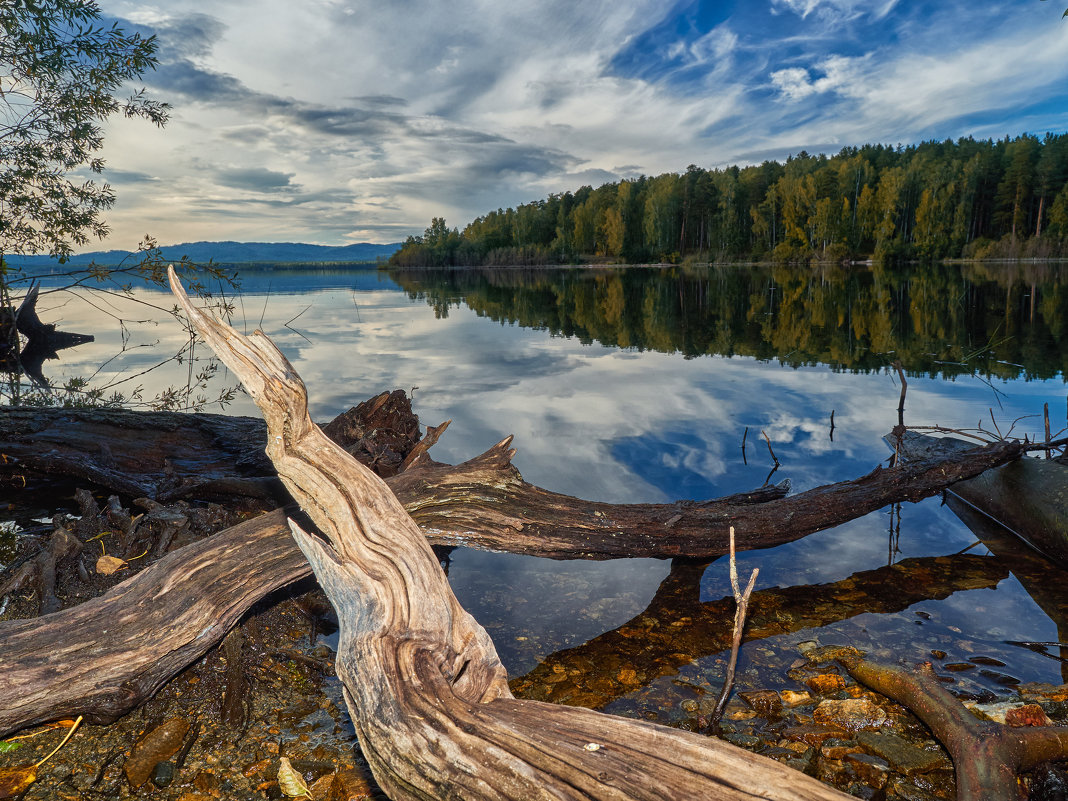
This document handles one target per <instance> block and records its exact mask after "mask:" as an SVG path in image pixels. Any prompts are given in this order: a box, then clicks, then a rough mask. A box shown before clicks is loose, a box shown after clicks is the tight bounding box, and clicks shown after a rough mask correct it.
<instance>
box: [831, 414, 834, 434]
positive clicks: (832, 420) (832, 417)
mask: <svg viewBox="0 0 1068 801" xmlns="http://www.w3.org/2000/svg"><path fill="white" fill-rule="evenodd" d="M831 442H834V409H831Z"/></svg>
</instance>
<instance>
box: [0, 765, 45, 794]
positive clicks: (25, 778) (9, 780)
mask: <svg viewBox="0 0 1068 801" xmlns="http://www.w3.org/2000/svg"><path fill="white" fill-rule="evenodd" d="M36 780H37V766H36V765H23V766H22V767H19V768H0V798H12V797H13V796H16V795H19V794H20V793H22V792H25V790H26V788H27V787H29V786H30V785H31V784H33V783H34V781H36Z"/></svg>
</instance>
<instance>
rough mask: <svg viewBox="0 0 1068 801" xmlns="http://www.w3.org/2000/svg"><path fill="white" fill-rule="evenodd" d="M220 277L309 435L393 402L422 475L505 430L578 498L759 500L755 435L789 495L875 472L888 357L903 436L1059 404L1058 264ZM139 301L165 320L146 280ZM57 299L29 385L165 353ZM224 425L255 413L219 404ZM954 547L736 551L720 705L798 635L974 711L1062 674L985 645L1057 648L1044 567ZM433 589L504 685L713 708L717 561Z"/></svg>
mask: <svg viewBox="0 0 1068 801" xmlns="http://www.w3.org/2000/svg"><path fill="white" fill-rule="evenodd" d="M241 280H242V288H241V292H240V295H239V296H238V297H237V298H236V299H235V310H234V316H233V323H234V325H235V326H236V327H237V328H238V329H246V330H248V331H251V330H253V329H255V328H262V329H263V330H264V331H265V332H266V333H268V334H269V335H270V336H271V337H272V338H273V339H274V340H275V342H277V343H278V345H279V346H280V347H281V348H282V350H283V351H284V352H285V353H286V355H287V356H288V358H289V359H290V360H291V361H292V362H293V364H294V365H295V367H296V369H297V370H298V371H299V373H300V374H301V376H302V377H303V379H304V381H305V383H306V384H307V386H308V389H309V394H310V399H311V408H312V415H313V417H314V418H315V419H317V420H322V421H325V420H327V419H329V418H331V417H333V416H334V415H336V414H337V413H339V412H341V411H344V410H346V409H348V408H349V407H350V406H353V405H355V404H356V403H358V402H359V401H361V400H363V399H365V398H367V397H370V396H372V395H374V394H377V393H379V392H381V391H383V390H389V389H394V388H398V387H399V388H403V389H405V390H409V391H412V392H414V407H415V410H416V412H417V413H418V414H419V416H420V419H421V420H422V422H423V423H424V424H427V423H429V424H436V423H439V422H441V421H442V420H445V419H451V420H452V421H453V423H452V426H451V427H450V428H449V431H448V433H447V434H446V435H445V436H444V438H443V439H442V441H441V442H440V443H439V444H438V445H437V446H435V448H434V455H435V457H436V458H437V459H439V460H442V461H450V462H457V461H462V460H464V459H467V458H469V457H471V456H474V455H476V454H477V453H479V452H481V451H482V450H484V449H486V448H488V447H489V446H491V445H492V444H494V443H495V442H497V441H498V440H500V439H501V438H503V437H504V436H506V435H508V434H514V435H515V446H516V447H517V448H518V451H519V452H518V455H517V457H516V459H515V464H516V466H517V467H518V468H519V469H520V471H521V472H522V474H523V476H524V477H525V478H526V479H527V480H528V481H530V482H533V483H535V484H538V485H540V486H543V487H545V488H547V489H551V490H556V491H560V492H565V493H568V494H572V495H576V496H579V497H582V498H588V499H595V500H603V501H615V502H641V501H668V500H673V499H678V498H691V499H703V498H709V497H715V496H718V495H724V494H728V493H732V492H736V491H741V490H745V489H751V488H754V487H758V486H760V485H761V484H763V483H764V482H765V481H766V480H768V479H769V474H770V473H771V471H772V468H773V461H772V458H771V455H770V454H769V451H768V447H767V445H766V444H765V442H764V441H763V438H762V436H761V434H762V432H764V433H766V434H767V436H768V438H769V439H770V441H771V444H772V446H773V448H774V451H775V455H776V456H777V457H778V459H779V461H780V462H781V467H780V468H779V469H778V470H777V471H776V472H775V473H774V475H771V476H770V480H772V481H779V480H781V479H783V478H789V479H790V480H791V482H792V484H793V488H794V490H795V491H798V490H804V489H807V488H810V487H814V486H817V485H820V484H824V483H828V482H833V481H839V480H843V479H847V478H853V477H857V476H859V475H861V474H864V473H867V472H869V471H870V470H872V469H873V468H874V467H875V466H877V465H879V464H880V463H883V462H884V461H885V460H886V458H887V457H888V455H889V450H888V448H887V447H886V446H885V445H884V443H883V442H882V436H883V435H884V434H886V433H887V432H888V431H889V430H890V428H891V427H892V426H893V425H894V424H895V423H896V421H897V405H898V396H899V392H900V385H899V383H898V380H897V378H896V375H895V374H894V372H893V371H892V370H890V369H889V368H890V365H891V364H892V363H893V362H894V361H895V360H900V361H901V362H902V363H903V364H904V367H905V369H906V370H907V372H908V395H907V403H906V422H907V423H908V424H910V425H925V424H926V425H942V426H949V427H956V428H975V427H976V426H977V425H979V424H981V425H982V427H983V428H985V429H988V430H994V428H995V426H997V427H998V428H1000V430H1001V431H1002V432H1005V431H1007V430H1008V429H1009V428H1010V427H1011V428H1012V431H1013V433H1014V434H1015V435H1018V436H1023V435H1024V434H1025V433H1026V434H1028V435H1029V436H1031V437H1036V436H1038V435H1039V434H1040V432H1041V430H1042V417H1041V415H1042V408H1043V404H1045V403H1048V404H1049V409H1050V416H1051V420H1052V425H1053V429H1054V431H1056V430H1057V429H1060V428H1063V427H1064V426H1065V424H1066V420H1065V418H1066V414H1068V412H1066V409H1068V393H1066V385H1065V380H1064V376H1065V364H1066V361H1068V270H1066V269H1065V268H1064V267H1060V266H1057V265H1048V264H1029V265H1023V266H1021V265H994V266H990V265H987V266H971V265H964V266H942V267H936V268H927V269H924V270H921V269H919V268H914V269H908V270H905V271H896V272H895V271H880V270H870V269H865V268H857V269H852V270H845V269H839V268H834V269H827V270H824V271H818V272H809V271H804V272H797V271H793V270H789V269H780V268H775V269H772V268H749V267H746V268H718V267H717V268H686V269H684V268H668V269H659V270H658V269H647V268H631V269H627V270H623V269H597V270H546V271H536V270H528V269H514V270H505V269H498V270H490V271H484V270H477V271H455V270H454V271H443V272H410V273H398V274H387V273H381V272H378V271H375V270H344V271H342V270H324V269H320V268H316V267H309V268H307V269H300V270H263V271H246V272H245V273H243V274H242V276H241ZM136 298H137V299H138V300H142V301H149V302H152V303H156V304H159V305H163V306H170V305H171V303H170V301H169V300H168V297H167V296H166V295H164V294H162V293H159V292H156V291H154V290H138V291H137V292H136ZM82 301H83V299H82V298H80V297H77V296H72V295H68V294H55V295H46V296H44V297H43V298H42V300H41V302H40V304H39V307H38V311H39V313H40V315H41V317H42V319H43V320H45V321H46V322H56V323H60V324H61V325H60V327H61V328H64V329H67V330H72V331H79V332H86V333H94V334H95V335H96V341H95V342H94V343H91V344H88V345H84V346H80V347H78V348H76V349H72V350H67V351H63V352H61V354H60V360H59V361H54V362H48V363H46V365H45V368H44V372H45V375H46V376H47V377H48V378H49V380H50V381H52V382H53V384H60V383H62V382H63V380H64V379H65V378H66V377H70V376H89V375H95V378H94V380H95V381H97V382H105V383H106V382H108V381H111V380H114V379H116V378H122V377H129V376H133V375H135V374H138V373H140V372H141V371H143V370H144V369H146V368H147V367H149V366H151V365H152V364H154V363H155V362H156V361H157V360H158V357H159V354H160V353H167V352H174V351H177V350H178V349H179V348H180V347H181V344H182V341H183V338H184V334H183V332H182V331H181V329H180V328H179V327H178V326H177V324H176V323H174V322H173V321H169V320H168V319H167V318H166V317H165V316H163V315H158V314H156V313H155V312H154V311H153V310H152V309H151V308H150V307H148V306H144V305H141V304H131V303H130V302H129V301H126V300H122V299H119V298H115V297H107V298H105V299H104V300H101V298H100V297H97V298H96V299H95V300H94V304H95V306H96V307H99V306H100V305H101V303H107V304H114V309H113V311H115V312H117V313H118V314H119V315H120V316H122V317H124V318H127V319H128V320H131V321H133V320H147V319H152V320H153V321H154V322H151V323H145V322H140V323H134V322H130V323H128V324H127V326H126V327H125V329H120V326H118V325H117V324H116V323H115V322H114V320H112V319H110V318H108V317H105V316H103V315H102V314H101V312H100V311H99V309H98V308H96V307H94V306H93V305H89V304H87V303H84V302H82ZM124 338H125V340H126V345H127V350H126V352H125V353H124V354H123V355H122V356H120V357H119V358H113V357H114V355H115V353H116V352H117V351H118V350H120V349H121V346H122V344H123V341H124ZM143 345H144V346H147V345H153V347H140V346H143ZM201 353H203V352H201ZM109 359H110V360H111V361H108V360H109ZM185 378H186V367H185V366H177V365H171V366H170V367H169V368H167V369H166V370H157V371H153V372H150V373H147V374H145V375H141V376H139V377H138V378H136V379H134V380H131V381H129V382H127V383H126V384H125V385H123V386H120V387H119V388H125V389H126V390H127V391H128V390H129V389H131V388H132V386H133V385H136V384H141V385H143V387H144V389H145V392H144V394H145V396H146V397H150V396H151V395H152V394H154V393H155V392H157V391H159V390H160V389H161V388H162V387H164V386H166V385H168V384H174V383H183V382H184V381H185ZM228 380H229V379H228V377H227V376H225V375H223V376H220V377H219V378H217V379H216V381H217V382H221V383H226V382H227V381H228ZM209 411H214V410H211V409H209ZM226 411H227V412H228V413H235V414H256V412H255V410H254V407H253V406H252V404H251V402H250V401H249V400H248V399H247V398H246V397H243V396H242V397H239V398H238V400H237V401H236V402H235V403H233V404H232V405H231V406H230V407H229V408H228V409H227V410H226ZM832 413H833V420H834V428H833V432H832V429H831V416H832ZM1014 421H1015V423H1014ZM746 429H748V434H747V435H746V434H745V432H746ZM743 437H744V438H745V441H746V445H747V447H746V449H745V451H744V452H743V450H742V447H741V446H742V442H743ZM975 543H976V537H975V534H974V533H973V532H972V531H971V530H970V529H969V528H968V527H966V526H965V525H964V524H963V523H962V522H961V521H960V520H959V519H958V518H957V517H956V516H955V515H954V514H953V512H952V511H950V510H949V509H948V508H946V507H944V506H942V505H941V503H940V501H939V499H937V498H935V499H929V500H927V501H924V502H922V503H919V504H904V505H902V506H901V508H900V509H899V510H898V509H897V508H895V509H893V510H892V509H889V508H888V509H884V510H882V511H880V512H876V513H873V514H870V515H868V516H866V517H863V518H861V519H858V520H856V521H853V522H851V523H849V524H846V525H843V526H839V527H837V528H834V529H832V530H828V531H825V532H821V533H818V534H814V535H811V536H809V537H806V538H804V539H802V540H800V541H798V542H795V543H791V544H789V545H785V546H782V547H779V548H776V549H772V550H766V551H752V552H746V553H743V554H741V555H740V558H739V570H740V571H742V572H743V573H744V574H748V571H749V570H751V569H752V568H755V567H759V568H760V576H759V579H758V582H757V589H758V591H759V592H758V594H757V596H756V597H755V598H754V602H753V604H754V610H755V612H754V622H753V623H752V624H751V627H750V636H751V637H752V639H750V640H749V642H747V644H746V645H745V646H744V648H743V651H742V657H741V663H740V677H739V687H740V688H741V689H746V688H761V687H774V688H781V687H783V686H794V685H793V684H792V682H791V680H790V678H789V677H788V675H787V673H788V670H789V667H790V665H791V663H792V662H793V661H794V660H795V659H796V658H797V656H798V646H799V645H800V646H801V647H802V648H806V647H808V645H807V644H808V643H811V642H818V643H820V644H836V643H849V644H855V645H858V646H859V647H862V648H867V649H870V650H873V651H876V652H877V653H878V654H879V655H881V656H882V657H884V658H887V659H892V660H897V659H902V660H905V661H909V662H917V661H921V660H931V659H932V658H933V657H932V652H933V651H935V652H944V656H943V657H942V658H941V659H940V660H936V667H938V666H940V665H941V664H943V663H946V664H957V665H958V666H960V665H970V666H971V667H970V668H969V669H968V670H962V671H960V672H953V673H952V675H953V677H954V679H955V681H956V687H957V689H958V690H961V691H965V692H970V693H973V694H977V695H981V694H983V693H990V692H999V691H1003V690H1004V688H1005V687H1006V686H1010V685H1011V684H1012V682H1014V681H1016V680H1020V681H1035V680H1038V681H1049V682H1054V683H1061V682H1062V681H1063V680H1064V679H1063V678H1062V668H1061V663H1060V662H1058V661H1056V660H1054V659H1051V658H1049V657H1048V656H1044V655H1042V654H1039V653H1035V652H1033V651H1030V650H1027V649H1025V648H1022V647H1019V646H1016V645H1011V644H1008V641H1039V642H1045V641H1063V640H1065V638H1066V636H1068V632H1066V636H1062V635H1061V634H1059V631H1060V629H1061V627H1062V623H1063V622H1064V620H1065V615H1066V614H1068V591H1062V590H1061V589H1060V586H1061V585H1063V584H1064V582H1063V580H1062V579H1060V578H1058V573H1057V572H1056V571H1052V570H1051V569H1050V568H1048V567H1047V566H1045V565H1044V564H1043V563H1042V561H1041V560H1036V559H1033V558H1030V557H1028V556H1027V555H1026V554H1024V555H1020V554H1019V553H1015V552H1014V551H1013V550H1012V549H1011V548H1010V550H1009V552H1008V553H1006V552H1004V551H1003V546H999V547H998V554H997V555H995V554H993V553H992V552H991V551H990V550H989V549H988V548H987V547H986V546H984V545H982V544H980V545H978V546H976V547H972V546H973V545H975ZM969 548H970V550H968V549H969ZM964 551H967V553H966V554H964V555H958V554H960V553H961V552H964ZM450 579H451V581H452V582H453V584H454V586H455V588H456V591H457V594H458V595H459V597H460V599H461V601H462V603H464V605H465V606H466V607H467V608H468V609H469V610H470V611H471V612H472V613H473V614H474V615H475V616H476V617H477V618H478V619H479V620H480V621H481V622H482V623H483V624H484V625H485V626H486V627H487V629H488V630H489V631H490V633H491V634H492V635H493V637H494V640H495V642H496V644H497V648H498V651H499V652H500V654H501V656H502V658H503V659H504V661H505V663H506V665H507V667H508V669H509V672H510V674H511V675H512V676H513V677H514V679H515V686H516V687H517V690H518V691H519V692H528V693H529V694H531V695H534V696H536V697H548V698H552V699H554V700H563V701H569V702H572V703H583V704H586V705H589V706H595V707H598V708H602V709H606V710H608V711H615V712H623V713H627V714H634V715H640V716H646V717H650V718H655V719H657V720H661V721H664V722H673V723H680V724H682V725H687V721H689V720H690V719H691V718H694V716H695V715H696V714H697V712H699V711H703V710H704V709H705V707H706V706H707V705H708V703H710V702H712V701H714V695H715V692H716V690H717V689H718V687H719V683H720V681H721V678H722V672H723V668H722V666H723V662H724V658H725V656H726V653H727V652H726V650H725V649H726V648H727V647H728V646H729V637H730V627H731V620H732V616H733V602H732V601H730V595H731V593H730V583H729V578H728V575H727V563H726V560H720V561H716V562H713V563H711V564H710V565H707V566H706V565H691V564H676V565H674V566H673V565H671V564H670V563H668V562H665V561H658V560H647V559H635V560H617V561H613V562H606V563H586V562H554V561H549V560H541V559H535V558H530V557H519V556H513V555H509V554H493V553H483V552H478V551H474V550H464V549H460V550H457V551H455V552H454V553H453V554H452V562H451V566H450ZM1030 593H1035V595H1034V596H1032V595H1031V594H1030ZM669 634H670V636H668V635H669ZM973 657H986V659H980V660H979V662H980V663H982V664H983V665H985V666H984V667H980V666H979V665H978V664H977V663H974V662H973V663H969V662H968V661H967V660H968V659H970V658H973ZM998 662H1000V663H1003V664H1001V665H998V664H997V663H998ZM546 676H548V677H549V678H546ZM797 687H798V688H802V686H801V685H797Z"/></svg>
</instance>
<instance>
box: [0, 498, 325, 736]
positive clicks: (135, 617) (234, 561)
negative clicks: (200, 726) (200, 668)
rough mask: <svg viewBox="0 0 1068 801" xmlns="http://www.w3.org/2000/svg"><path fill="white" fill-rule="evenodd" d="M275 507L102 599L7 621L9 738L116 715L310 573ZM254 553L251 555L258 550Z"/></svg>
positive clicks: (1, 718) (2, 680)
mask: <svg viewBox="0 0 1068 801" xmlns="http://www.w3.org/2000/svg"><path fill="white" fill-rule="evenodd" d="M283 536H288V526H287V525H286V522H285V515H284V514H283V513H282V512H280V511H279V512H271V513H269V514H268V515H264V516H261V517H259V518H256V519H254V520H250V521H248V522H245V523H242V524H240V525H237V526H234V527H232V528H229V529H227V530H226V531H224V532H220V533H219V534H218V535H216V536H214V537H209V538H207V539H205V540H202V541H200V542H196V543H193V544H191V545H187V546H186V547H184V548H181V549H179V550H177V551H174V552H172V553H170V554H167V555H166V556H164V557H163V558H162V559H160V560H159V561H158V562H156V563H155V564H154V565H152V566H150V567H148V568H145V569H144V570H143V571H141V572H140V573H138V574H137V575H136V576H134V577H132V578H130V579H128V580H127V581H125V582H123V583H122V584H119V585H117V586H116V587H114V588H112V589H111V590H110V591H109V592H107V593H106V594H105V595H102V596H100V597H99V598H94V599H92V600H89V601H86V602H85V603H83V604H80V605H78V606H75V607H73V608H71V609H68V610H65V611H63V612H57V613H55V614H51V615H45V616H43V617H36V618H31V619H28V620H15V621H8V622H4V623H0V736H2V735H3V734H6V733H7V732H10V731H13V730H15V729H19V728H23V727H25V726H28V725H31V724H34V723H39V722H43V721H48V720H55V719H57V718H62V717H73V716H75V715H79V714H84V715H85V716H86V718H87V719H89V720H91V721H93V722H99V723H104V722H110V721H111V720H114V719H115V718H117V717H119V716H120V715H122V714H123V713H125V712H128V711H130V710H131V709H133V708H134V707H136V706H137V705H138V704H140V703H142V702H143V701H144V700H145V699H147V698H149V697H151V696H152V694H153V693H155V692H156V690H158V689H159V688H160V687H162V686H163V684H165V683H166V682H167V681H168V680H169V679H171V678H172V677H173V676H175V675H176V674H177V673H178V672H179V671H180V670H182V669H183V668H184V667H186V666H187V665H189V664H190V663H192V662H194V661H195V660H196V659H198V658H199V657H200V656H202V655H203V654H204V653H205V652H207V650H208V649H209V648H211V647H212V646H214V645H215V644H216V643H217V642H218V641H219V640H220V639H221V638H222V637H223V635H225V634H226V632H227V631H228V630H229V629H230V628H231V627H232V626H233V625H234V624H235V623H236V622H237V621H238V620H239V619H240V617H241V615H242V614H244V612H245V611H247V610H248V608H249V607H250V606H251V605H252V604H254V603H255V602H256V601H258V600H259V599H260V598H262V597H263V595H264V594H265V593H267V592H269V591H270V590H271V589H274V588H277V587H282V586H284V585H286V584H288V583H289V582H291V581H295V580H296V579H298V578H301V577H303V576H305V575H307V574H308V573H309V572H310V571H309V567H308V564H307V561H306V560H304V558H303V556H302V555H301V554H300V552H299V551H297V549H296V548H266V549H264V548H261V547H259V545H260V543H262V542H263V541H264V540H278V539H279V538H281V537H283ZM250 555H252V556H250Z"/></svg>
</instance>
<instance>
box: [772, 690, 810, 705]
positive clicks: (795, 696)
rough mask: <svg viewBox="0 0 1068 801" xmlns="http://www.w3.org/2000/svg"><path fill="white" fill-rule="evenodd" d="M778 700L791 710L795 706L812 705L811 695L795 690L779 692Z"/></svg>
mask: <svg viewBox="0 0 1068 801" xmlns="http://www.w3.org/2000/svg"><path fill="white" fill-rule="evenodd" d="M779 698H781V699H782V703H783V705H784V706H787V707H790V708H791V709H792V708H793V707H795V706H803V705H804V704H811V703H812V700H813V699H812V695H811V694H810V693H807V692H797V691H796V690H780V691H779Z"/></svg>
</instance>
